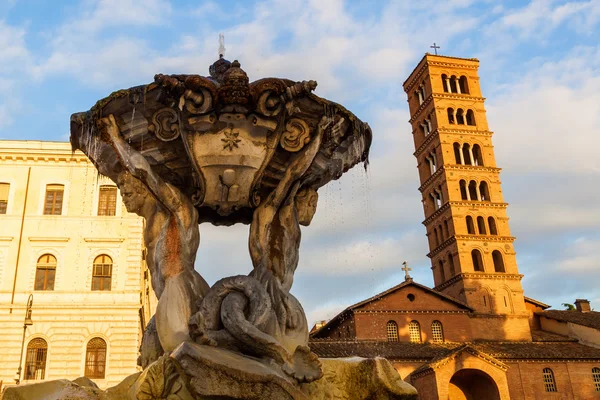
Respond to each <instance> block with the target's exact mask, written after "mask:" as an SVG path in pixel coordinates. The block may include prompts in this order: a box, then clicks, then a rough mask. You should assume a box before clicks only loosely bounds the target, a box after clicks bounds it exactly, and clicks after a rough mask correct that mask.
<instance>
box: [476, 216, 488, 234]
mask: <svg viewBox="0 0 600 400" xmlns="http://www.w3.org/2000/svg"><path fill="white" fill-rule="evenodd" d="M477 231H478V232H479V234H480V235H486V234H487V232H486V231H485V220H484V219H483V217H482V216H479V217H477Z"/></svg>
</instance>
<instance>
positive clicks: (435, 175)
mask: <svg viewBox="0 0 600 400" xmlns="http://www.w3.org/2000/svg"><path fill="white" fill-rule="evenodd" d="M445 170H449V171H450V170H456V171H470V172H491V173H496V174H497V173H500V171H502V169H501V168H495V167H485V166H481V165H455V164H450V165H446V164H444V165H442V166H441V167H440V168H438V169H437V170H436V171H435V172H434V173H433V174H431V176H430V177H429V178H427V179H425V182H423V184H422V185H421V186H419V191H420V192H421V193H423V192H424V191H425V189H426V188H427V186H429V185H430V184H431V183H432V182H433V181H435V180H436V179H437V178H438V177H439V176H440V175H442V174H443V171H445ZM447 180H448V178H446V181H447Z"/></svg>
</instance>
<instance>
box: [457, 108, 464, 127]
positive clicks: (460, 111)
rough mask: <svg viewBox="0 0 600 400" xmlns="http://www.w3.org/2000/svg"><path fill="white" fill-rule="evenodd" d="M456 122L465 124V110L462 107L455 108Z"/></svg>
mask: <svg viewBox="0 0 600 400" xmlns="http://www.w3.org/2000/svg"><path fill="white" fill-rule="evenodd" d="M456 124H457V125H464V124H465V111H464V110H463V109H462V108H459V109H458V110H456Z"/></svg>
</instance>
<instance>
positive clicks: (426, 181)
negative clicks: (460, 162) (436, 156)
mask: <svg viewBox="0 0 600 400" xmlns="http://www.w3.org/2000/svg"><path fill="white" fill-rule="evenodd" d="M445 168H446V166H445V165H442V166H441V167H440V168H438V169H437V170H436V171H435V172H434V173H433V174H431V176H430V177H429V178H427V179H425V182H423V184H422V185H421V186H419V192H421V193H423V191H424V190H425V188H426V187H427V186H429V185H430V184H431V182H433V181H435V180H436V179H437V178H438V177H439V176H440V175H442V174H443V172H442V171H443V170H444V169H445Z"/></svg>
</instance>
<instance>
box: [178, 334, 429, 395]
mask: <svg viewBox="0 0 600 400" xmlns="http://www.w3.org/2000/svg"><path fill="white" fill-rule="evenodd" d="M172 357H173V358H175V359H177V360H178V361H179V363H180V365H181V367H182V370H183V371H185V373H186V374H188V375H189V376H190V387H191V388H192V390H193V391H195V392H196V394H197V395H198V396H199V397H198V398H200V399H203V398H205V397H206V398H212V397H211V396H222V397H225V398H231V399H240V400H258V399H260V400H270V399H273V400H280V399H281V400H285V399H289V400H309V399H310V400H329V399H336V400H338V399H339V400H366V399H369V400H396V399H398V400H399V399H406V400H409V399H416V398H417V392H416V390H415V389H414V388H413V387H412V386H411V385H409V384H408V383H406V382H404V381H403V380H402V379H401V378H400V375H399V374H398V372H396V370H395V369H394V368H393V367H392V365H391V364H390V363H389V362H388V361H387V360H385V359H383V358H375V359H364V358H358V357H357V358H346V359H322V360H321V363H322V366H323V371H324V377H323V378H322V379H320V380H317V381H314V382H310V383H304V384H301V385H297V384H296V383H295V380H294V379H292V378H291V377H290V376H288V375H287V374H286V373H284V372H283V371H281V368H279V366H278V365H277V364H275V363H270V364H269V363H267V362H265V361H264V360H258V359H252V358H249V357H244V356H243V355H241V354H239V353H236V352H232V351H228V350H224V349H220V348H216V347H212V346H202V345H198V344H194V343H183V344H182V345H181V346H180V347H178V348H177V349H176V350H175V352H173V354H172Z"/></svg>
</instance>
